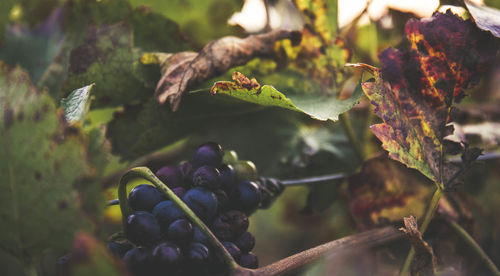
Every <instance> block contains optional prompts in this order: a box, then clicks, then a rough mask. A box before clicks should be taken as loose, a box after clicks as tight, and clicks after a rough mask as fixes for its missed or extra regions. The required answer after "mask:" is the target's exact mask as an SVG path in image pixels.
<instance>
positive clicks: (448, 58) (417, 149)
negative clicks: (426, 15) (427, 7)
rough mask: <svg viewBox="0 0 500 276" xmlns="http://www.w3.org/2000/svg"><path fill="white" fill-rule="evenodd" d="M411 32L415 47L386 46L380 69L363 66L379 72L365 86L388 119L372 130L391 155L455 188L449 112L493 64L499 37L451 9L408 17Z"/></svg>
mask: <svg viewBox="0 0 500 276" xmlns="http://www.w3.org/2000/svg"><path fill="white" fill-rule="evenodd" d="M406 35H407V37H408V39H409V40H410V43H411V48H410V49H409V50H407V51H405V50H396V49H393V48H390V49H387V50H385V51H383V52H382V53H381V54H380V55H379V59H380V62H381V64H382V66H381V69H380V70H379V69H377V68H373V67H370V66H366V65H361V67H363V68H365V69H366V70H368V71H370V72H372V73H373V74H374V76H375V81H374V82H365V83H363V90H364V91H365V94H366V95H367V96H368V98H369V99H370V100H371V103H372V104H373V105H374V107H375V109H374V111H375V113H376V114H377V116H379V117H380V118H382V120H383V121H384V123H382V124H377V125H373V126H371V129H372V131H373V133H374V134H375V135H376V136H377V137H378V138H379V139H380V140H381V141H382V146H383V147H384V149H386V150H387V151H388V152H389V156H390V157H391V158H393V159H395V160H398V161H400V162H402V163H403V164H405V165H407V166H408V167H410V168H415V169H417V170H419V171H420V172H421V173H423V174H424V175H425V176H427V177H428V178H430V179H431V180H433V181H434V182H435V183H439V186H441V188H443V185H446V186H447V187H449V186H452V185H454V183H453V182H454V181H455V180H456V176H457V175H458V174H459V173H460V172H461V168H460V167H459V166H455V165H453V164H451V163H447V162H446V160H445V158H444V150H443V144H442V143H443V138H444V137H445V136H447V135H448V134H450V133H451V130H452V129H450V128H449V127H446V124H447V123H449V122H450V119H449V112H450V109H451V106H452V104H453V103H454V102H457V101H459V100H460V99H461V98H462V97H463V96H464V94H463V91H464V89H466V88H468V87H470V86H472V85H474V84H476V83H477V82H478V80H479V78H480V76H481V75H482V74H484V73H485V72H487V70H488V69H489V67H490V66H491V65H492V60H494V56H495V52H496V50H497V49H498V47H497V46H498V40H495V38H493V37H492V36H490V35H489V34H487V33H484V32H481V31H479V30H478V29H477V28H476V27H475V26H474V24H473V23H472V22H471V21H470V20H468V21H463V20H462V19H460V18H458V17H456V16H455V15H453V14H452V13H451V12H450V11H448V12H447V13H446V14H439V13H436V14H434V16H433V17H432V18H431V19H427V20H420V21H417V20H410V21H408V22H407V24H406Z"/></svg>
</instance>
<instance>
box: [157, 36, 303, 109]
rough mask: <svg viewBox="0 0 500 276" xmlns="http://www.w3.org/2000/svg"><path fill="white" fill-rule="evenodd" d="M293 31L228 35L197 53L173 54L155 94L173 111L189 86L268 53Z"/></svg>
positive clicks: (161, 102)
mask: <svg viewBox="0 0 500 276" xmlns="http://www.w3.org/2000/svg"><path fill="white" fill-rule="evenodd" d="M294 35H295V32H291V31H273V32H270V33H265V34H260V35H251V36H248V37H246V38H237V37H233V36H228V37H223V38H221V39H218V40H215V41H212V42H210V43H208V44H207V45H206V46H205V47H203V49H202V50H201V51H200V52H199V53H198V54H197V55H196V56H194V55H193V54H192V53H185V54H182V53H179V54H176V55H174V56H173V57H172V60H171V61H170V62H169V63H167V64H165V65H166V66H173V67H174V68H173V69H168V67H165V66H164V67H163V69H162V70H163V71H164V72H165V73H164V74H163V76H162V78H161V79H160V81H159V82H158V85H157V87H156V92H155V97H156V99H157V101H158V102H159V103H160V104H163V103H165V102H166V101H167V100H168V101H169V103H170V105H171V106H172V109H173V110H174V111H176V110H177V109H178V108H179V104H180V101H181V97H182V94H183V93H184V92H186V91H187V89H188V87H189V86H193V85H196V84H199V83H201V82H203V81H204V80H207V79H209V78H211V77H215V76H217V75H220V74H223V73H225V72H226V71H227V70H229V69H230V68H231V67H234V66H238V65H242V64H245V63H247V62H248V61H250V60H251V59H252V58H255V57H260V56H266V55H270V54H271V53H272V52H273V49H274V43H275V42H276V41H278V40H282V39H286V38H292V36H294Z"/></svg>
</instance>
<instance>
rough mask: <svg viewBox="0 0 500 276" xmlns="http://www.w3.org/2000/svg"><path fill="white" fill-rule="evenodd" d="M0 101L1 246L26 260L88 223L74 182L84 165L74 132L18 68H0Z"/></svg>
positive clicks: (67, 238)
mask: <svg viewBox="0 0 500 276" xmlns="http://www.w3.org/2000/svg"><path fill="white" fill-rule="evenodd" d="M0 99H1V101H0V102H1V103H2V112H1V113H0V156H1V159H0V175H2V178H1V180H0V187H1V188H2V191H3V192H2V193H1V194H0V210H1V211H0V216H1V218H2V223H1V224H0V232H1V233H2V235H0V244H2V249H3V250H5V251H6V252H8V253H10V254H12V255H14V256H16V257H19V258H23V259H24V260H25V261H26V260H30V258H32V257H33V256H35V255H36V254H37V253H40V252H41V251H42V250H44V249H45V248H55V249H63V248H66V247H67V246H68V243H69V242H70V241H71V239H72V238H73V234H74V231H75V230H76V229H79V228H80V227H82V226H84V225H87V224H88V221H87V220H86V218H85V216H83V214H82V213H81V212H80V211H79V207H80V200H79V199H78V196H77V191H76V190H74V188H73V184H74V183H75V181H76V180H77V179H78V178H79V177H81V176H83V175H85V174H87V173H89V165H88V164H87V161H86V157H85V155H84V152H85V147H84V145H85V144H84V139H83V137H82V136H81V135H80V134H79V130H78V129H74V128H68V127H67V126H66V125H65V123H64V119H63V118H62V112H60V110H59V111H58V110H56V107H55V105H54V103H53V101H52V100H51V98H50V96H48V94H47V93H41V92H38V91H36V90H35V88H34V87H33V86H32V85H30V81H29V77H28V75H27V74H26V73H25V72H23V71H22V70H21V69H12V70H8V69H6V68H3V69H2V70H1V73H0Z"/></svg>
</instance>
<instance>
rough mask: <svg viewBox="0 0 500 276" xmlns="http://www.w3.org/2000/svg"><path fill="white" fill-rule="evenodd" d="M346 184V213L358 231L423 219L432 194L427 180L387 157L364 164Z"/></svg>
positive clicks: (380, 157) (376, 158)
mask: <svg viewBox="0 0 500 276" xmlns="http://www.w3.org/2000/svg"><path fill="white" fill-rule="evenodd" d="M348 181H349V188H348V195H349V210H350V212H351V215H352V216H353V217H354V219H355V220H356V222H357V224H358V228H360V229H361V230H365V229H370V228H373V227H376V226H378V225H380V224H384V223H390V222H395V221H399V220H401V218H402V217H404V216H408V215H410V214H411V215H414V216H417V217H422V216H423V214H424V211H425V207H426V202H427V200H428V198H429V197H430V196H431V193H432V184H431V183H430V182H429V181H428V180H427V179H426V178H424V177H422V176H421V175H420V174H418V173H417V172H416V171H414V170H410V169H408V168H405V167H404V166H403V165H401V164H400V163H398V162H396V161H393V160H391V159H389V158H387V157H386V156H378V157H375V158H372V159H370V160H368V161H366V162H365V163H364V164H363V166H362V168H361V171H360V172H359V173H357V174H355V175H353V176H351V177H349V179H348Z"/></svg>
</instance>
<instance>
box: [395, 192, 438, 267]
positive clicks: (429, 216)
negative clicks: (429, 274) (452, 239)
mask: <svg viewBox="0 0 500 276" xmlns="http://www.w3.org/2000/svg"><path fill="white" fill-rule="evenodd" d="M436 186H437V188H436V191H435V192H434V195H432V199H431V202H430V203H429V206H428V207H427V211H426V212H425V215H424V221H423V222H422V224H421V225H420V228H419V229H418V231H419V232H420V234H421V235H422V236H423V235H424V233H425V230H427V227H428V226H429V223H430V222H431V220H432V218H433V217H434V213H435V212H436V209H437V206H438V203H439V200H440V199H441V197H443V189H441V186H439V185H436ZM413 257H415V248H414V247H413V246H412V247H411V249H410V252H409V253H408V256H407V257H406V260H405V262H404V265H403V268H401V271H400V273H399V275H400V276H404V275H406V273H408V269H409V268H410V265H411V262H412V261H413Z"/></svg>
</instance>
